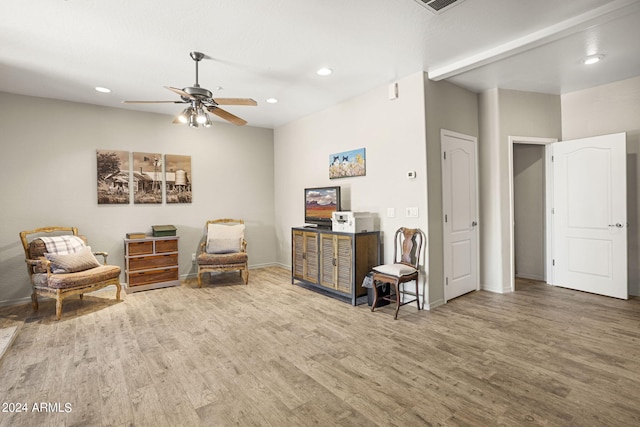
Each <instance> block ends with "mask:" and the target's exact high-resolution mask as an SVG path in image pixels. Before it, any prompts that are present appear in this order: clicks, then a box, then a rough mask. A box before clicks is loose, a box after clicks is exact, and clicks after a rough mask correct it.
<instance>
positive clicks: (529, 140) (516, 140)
mask: <svg viewBox="0 0 640 427" xmlns="http://www.w3.org/2000/svg"><path fill="white" fill-rule="evenodd" d="M554 142H558V139H557V138H538V137H531V136H509V155H508V158H507V163H508V164H509V194H508V196H509V227H508V233H509V286H508V289H510V290H511V292H514V291H515V290H516V283H515V232H514V229H513V226H514V215H515V214H514V204H513V201H514V194H513V187H514V183H513V145H514V144H536V145H545V146H546V145H548V144H552V143H554ZM544 151H545V170H546V171H547V172H545V176H546V178H545V205H546V206H551V200H550V197H551V195H552V192H551V191H550V188H552V182H550V181H551V179H550V174H549V173H548V171H549V170H550V168H551V166H550V165H551V154H550V153H549V150H547V149H546V147H545V150H544ZM551 230H552V228H551V211H550V209H546V214H545V266H544V272H545V280H546V281H547V282H549V280H550V277H549V275H550V274H551V271H550V269H549V268H548V266H550V265H551V260H550V256H551V250H550V246H549V245H550V244H551V241H552V237H553V236H552V235H551Z"/></svg>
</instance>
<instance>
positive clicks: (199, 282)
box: [198, 269, 202, 288]
mask: <svg viewBox="0 0 640 427" xmlns="http://www.w3.org/2000/svg"><path fill="white" fill-rule="evenodd" d="M198 287H199V288H201V287H202V271H200V270H199V269H198Z"/></svg>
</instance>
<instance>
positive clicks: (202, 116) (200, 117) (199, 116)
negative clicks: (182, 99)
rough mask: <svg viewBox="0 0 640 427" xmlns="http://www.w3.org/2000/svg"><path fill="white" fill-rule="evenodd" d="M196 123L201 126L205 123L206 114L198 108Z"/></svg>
mask: <svg viewBox="0 0 640 427" xmlns="http://www.w3.org/2000/svg"><path fill="white" fill-rule="evenodd" d="M196 122H198V124H200V125H203V124H205V123H206V122H207V114H206V113H205V112H204V110H203V109H202V107H201V108H198V114H197V115H196Z"/></svg>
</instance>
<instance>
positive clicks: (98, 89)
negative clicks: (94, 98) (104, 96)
mask: <svg viewBox="0 0 640 427" xmlns="http://www.w3.org/2000/svg"><path fill="white" fill-rule="evenodd" d="M96 90H97V91H98V92H102V93H109V92H111V89H108V88H106V87H102V86H96Z"/></svg>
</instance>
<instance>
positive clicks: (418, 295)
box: [416, 279, 420, 310]
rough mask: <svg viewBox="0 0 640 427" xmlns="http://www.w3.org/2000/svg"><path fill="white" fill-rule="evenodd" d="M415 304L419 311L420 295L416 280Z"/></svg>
mask: <svg viewBox="0 0 640 427" xmlns="http://www.w3.org/2000/svg"><path fill="white" fill-rule="evenodd" d="M416 304H418V310H420V293H419V290H418V279H416Z"/></svg>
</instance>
